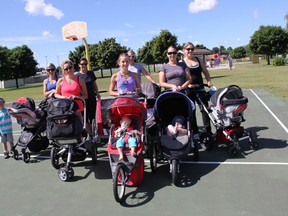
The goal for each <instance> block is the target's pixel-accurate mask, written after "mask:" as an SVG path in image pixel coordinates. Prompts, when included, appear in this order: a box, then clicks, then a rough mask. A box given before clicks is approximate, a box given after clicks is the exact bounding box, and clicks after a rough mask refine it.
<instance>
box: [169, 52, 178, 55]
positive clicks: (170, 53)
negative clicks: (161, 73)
mask: <svg viewBox="0 0 288 216" xmlns="http://www.w3.org/2000/svg"><path fill="white" fill-rule="evenodd" d="M167 54H168V55H172V54H173V55H176V54H177V52H168V53H167Z"/></svg>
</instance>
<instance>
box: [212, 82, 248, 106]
mask: <svg viewBox="0 0 288 216" xmlns="http://www.w3.org/2000/svg"><path fill="white" fill-rule="evenodd" d="M210 103H211V105H212V106H214V107H217V108H218V109H220V107H221V106H227V105H233V104H246V103H248V98H246V97H244V96H243V92H242V89H241V88H240V87H239V86H237V85H230V86H227V87H224V88H220V89H217V91H216V92H215V93H214V94H213V95H212V96H211V98H210Z"/></svg>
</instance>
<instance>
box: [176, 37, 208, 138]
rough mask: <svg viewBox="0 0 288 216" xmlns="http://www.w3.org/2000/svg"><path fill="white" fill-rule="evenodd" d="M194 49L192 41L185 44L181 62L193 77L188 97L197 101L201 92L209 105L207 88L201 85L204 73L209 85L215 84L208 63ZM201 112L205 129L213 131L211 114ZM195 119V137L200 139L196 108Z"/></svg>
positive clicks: (201, 95)
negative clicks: (197, 95)
mask: <svg viewBox="0 0 288 216" xmlns="http://www.w3.org/2000/svg"><path fill="white" fill-rule="evenodd" d="M194 49H195V47H194V45H193V44H192V43H191V42H187V43H185V44H184V46H183V52H184V58H183V60H182V61H181V64H182V65H183V66H184V67H187V68H188V69H189V73H190V74H191V77H192V82H191V83H190V84H189V85H188V97H189V98H190V99H191V100H192V101H193V102H194V103H195V101H196V93H200V97H201V98H202V101H203V102H204V104H205V106H206V107H208V101H207V99H205V97H204V94H205V89H204V87H203V86H201V85H202V84H203V78H202V73H203V74H204V76H205V78H206V81H207V84H208V86H209V87H211V86H213V84H212V82H211V77H210V74H209V71H208V70H207V68H206V64H204V61H201V60H200V59H199V58H198V57H195V56H194V53H193V52H194ZM201 113H202V119H203V124H204V130H205V131H206V132H208V133H211V125H210V119H209V116H208V114H207V113H206V112H201ZM194 119H195V121H193V122H192V129H193V133H194V139H198V138H199V128H198V125H197V120H196V111H195V110H194Z"/></svg>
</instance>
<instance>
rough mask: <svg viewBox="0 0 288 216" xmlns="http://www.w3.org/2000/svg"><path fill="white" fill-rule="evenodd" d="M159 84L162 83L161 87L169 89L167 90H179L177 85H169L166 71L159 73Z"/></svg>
mask: <svg viewBox="0 0 288 216" xmlns="http://www.w3.org/2000/svg"><path fill="white" fill-rule="evenodd" d="M159 83H160V86H161V87H163V88H167V89H169V88H171V89H172V90H173V91H176V90H177V86H176V85H173V84H169V83H167V81H166V77H165V73H164V71H160V72H159Z"/></svg>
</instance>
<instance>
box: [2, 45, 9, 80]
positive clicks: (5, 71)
mask: <svg viewBox="0 0 288 216" xmlns="http://www.w3.org/2000/svg"><path fill="white" fill-rule="evenodd" d="M9 53H10V50H9V49H8V48H7V47H2V46H0V80H8V79H11V64H10V62H9Z"/></svg>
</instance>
